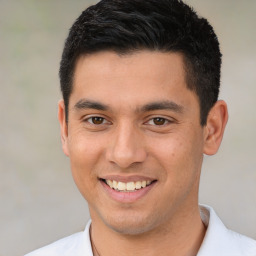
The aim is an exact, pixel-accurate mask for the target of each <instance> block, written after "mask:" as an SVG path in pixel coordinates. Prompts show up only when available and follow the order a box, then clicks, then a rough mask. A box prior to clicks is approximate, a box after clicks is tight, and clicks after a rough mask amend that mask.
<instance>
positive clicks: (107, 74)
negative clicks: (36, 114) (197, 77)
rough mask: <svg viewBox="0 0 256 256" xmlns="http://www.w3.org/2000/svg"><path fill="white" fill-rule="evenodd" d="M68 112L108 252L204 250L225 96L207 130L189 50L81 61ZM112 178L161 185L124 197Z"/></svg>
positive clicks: (80, 179)
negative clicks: (211, 169) (208, 182)
mask: <svg viewBox="0 0 256 256" xmlns="http://www.w3.org/2000/svg"><path fill="white" fill-rule="evenodd" d="M163 102H164V103H165V104H160V103H163ZM68 111H69V119H68V124H67V123H66V120H65V109H64V103H63V101H60V102H59V121H60V125H61V137H62V144H63V151H64V153H65V154H66V155H67V156H69V158H70V163H71V170H72V174H73V177H74V180H75V182H76V185H77V187H78V188H79V190H80V192H81V194H82V195H83V196H84V198H85V199H86V200H87V202H88V206H89V210H90V214H91V218H92V232H91V237H92V239H93V241H94V244H95V245H96V247H97V250H98V251H99V252H100V254H101V255H104V256H108V255H112V256H113V255H126V256H127V255H152V256H153V255H166V254H167V253H171V255H179V256H182V255H195V254H196V253H197V251H198V249H199V248H200V244H201V242H202V240H203V237H204V234H205V227H204V225H203V223H202V221H201V218H200V213H199V209H198V187H199V179H200V172H201V166H202V161H203V154H208V155H212V154H215V153H216V152H217V150H218V148H219V146H220V143H221V140H222V136H223V132H224V128H225V125H226V122H227V116H228V115H227V107H226V104H225V102H224V101H218V102H217V103H216V104H215V105H214V107H213V108H212V109H211V111H210V113H209V115H208V119H207V124H206V125H205V126H203V127H202V126H201V125H200V110H199V101H198V97H197V95H196V94H195V93H194V92H193V91H191V90H189V89H188V88H187V86H186V79H185V72H184V63H183V57H182V55H181V54H178V53H161V52H157V51H155V52H152V51H140V52H136V53H132V54H127V55H122V56H120V55H118V54H116V53H114V52H110V51H104V52H99V53H95V54H91V55H86V56H82V57H80V58H79V60H78V62H77V65H76V69H75V74H74V84H73V91H72V94H71V96H70V103H69V110H68ZM95 117H97V118H95ZM157 118H160V119H157ZM102 179H115V180H118V181H125V182H127V181H137V180H150V181H154V182H153V183H152V184H151V185H150V186H149V187H148V188H147V191H146V192H145V193H144V194H143V195H142V196H139V197H138V198H135V199H134V198H133V197H130V196H129V195H128V194H125V193H121V194H118V195H122V196H120V198H119V199H118V200H117V198H116V197H115V196H114V197H113V196H112V194H111V192H110V190H111V189H109V188H108V187H107V186H106V185H105V183H104V182H102ZM115 193H120V192H115ZM136 193H137V192H136ZM133 195H134V194H133ZM106 237H108V239H107V240H106V239H105V238H106Z"/></svg>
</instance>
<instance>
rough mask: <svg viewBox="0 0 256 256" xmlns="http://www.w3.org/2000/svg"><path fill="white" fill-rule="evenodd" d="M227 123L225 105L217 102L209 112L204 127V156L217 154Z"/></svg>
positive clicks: (221, 101)
mask: <svg viewBox="0 0 256 256" xmlns="http://www.w3.org/2000/svg"><path fill="white" fill-rule="evenodd" d="M227 121H228V109H227V104H226V103H225V101H223V100H219V101H217V102H216V103H215V105H214V106H213V107H212V109H211V110H210V112H209V114H208V117H207V123H206V126H205V138H204V154H206V155H214V154H216V153H217V151H218V149H219V147H220V144H221V141H222V138H223V135H224V130H225V127H226V124H227Z"/></svg>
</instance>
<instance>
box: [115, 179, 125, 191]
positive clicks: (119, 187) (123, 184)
mask: <svg viewBox="0 0 256 256" xmlns="http://www.w3.org/2000/svg"><path fill="white" fill-rule="evenodd" d="M117 189H118V190H126V184H125V183H123V182H120V181H119V182H118V184H117Z"/></svg>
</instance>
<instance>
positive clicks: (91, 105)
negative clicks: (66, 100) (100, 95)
mask: <svg viewBox="0 0 256 256" xmlns="http://www.w3.org/2000/svg"><path fill="white" fill-rule="evenodd" d="M74 108H75V109H77V110H81V109H96V110H103V111H106V110H108V109H109V107H108V106H107V105H105V104H102V103H99V102H96V101H92V100H87V99H81V100H79V101H78V102H77V103H76V104H75V106H74Z"/></svg>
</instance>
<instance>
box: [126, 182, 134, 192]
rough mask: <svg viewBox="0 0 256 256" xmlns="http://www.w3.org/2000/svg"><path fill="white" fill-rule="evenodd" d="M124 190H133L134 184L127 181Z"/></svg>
mask: <svg viewBox="0 0 256 256" xmlns="http://www.w3.org/2000/svg"><path fill="white" fill-rule="evenodd" d="M126 190H128V191H133V190H135V184H134V182H128V183H126Z"/></svg>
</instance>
